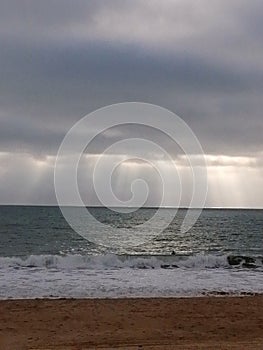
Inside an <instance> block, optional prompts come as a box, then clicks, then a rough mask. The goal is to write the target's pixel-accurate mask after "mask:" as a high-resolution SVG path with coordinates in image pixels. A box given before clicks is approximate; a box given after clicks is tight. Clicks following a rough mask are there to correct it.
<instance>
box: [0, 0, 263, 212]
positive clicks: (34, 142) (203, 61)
mask: <svg viewBox="0 0 263 350" xmlns="http://www.w3.org/2000/svg"><path fill="white" fill-rule="evenodd" d="M262 38H263V2H262V1H261V0H251V1H247V0H246V1H245V0H210V1H208V0H200V1H198V0H173V1H172V0H171V1H170V0H165V1H157V0H156V1H155V0H151V1H147V0H141V1H136V0H133V1H125V0H120V1H117V0H107V1H79V0H74V1H73V0H71V1H68V0H56V1H49V0H45V1H35V0H31V1H26V0H6V1H5V0H0V122H1V127H0V202H1V203H12V204H14V203H33V204H41V203H42V204H44V203H45V204H54V203H56V198H55V195H54V188H53V167H54V156H55V155H56V153H57V150H58V147H59V145H60V143H61V141H62V140H63V137H64V136H65V134H66V132H67V131H68V130H69V129H70V128H71V127H72V126H73V125H74V123H75V122H76V121H78V120H79V119H81V118H82V117H83V116H85V115H86V114H87V113H89V112H91V111H93V110H96V109H97V108H100V107H103V106H106V105H109V104H113V103H118V102H125V101H141V102H148V103H152V104H156V105H160V106H162V107H165V108H168V109H170V110H171V111H173V112H174V113H176V114H177V115H179V116H180V117H181V118H182V119H183V120H184V121H185V122H186V123H187V124H188V125H189V126H190V127H191V128H192V130H193V131H194V132H195V134H196V135H197V137H198V139H199V141H200V142H201V144H202V147H203V149H204V152H205V154H206V155H207V160H208V165H209V166H208V180H209V192H208V199H207V206H238V207H240V206H242V207H263V172H262V170H263V138H262V135H263V115H262V113H263V39H262ZM124 121H125V117H124ZM130 132H131V131H130V129H127V128H126V129H125V128H122V129H120V130H119V133H117V134H118V137H117V138H116V137H115V136H114V135H116V133H113V134H111V133H109V134H105V135H104V136H102V137H100V138H99V139H98V141H97V143H95V144H94V147H93V151H92V152H93V153H100V152H101V151H103V149H102V148H103V147H102V146H103V145H105V144H108V143H110V142H114V141H116V139H121V138H125V137H127V135H130ZM137 132H138V133H139V134H140V135H141V136H142V135H148V134H149V135H151V131H150V130H146V129H145V130H143V129H141V130H139V129H138V130H137ZM112 135H113V136H112ZM132 135H133V136H136V130H133V131H132ZM109 140H110V141H109ZM136 166H137V167H139V168H140V171H141V172H142V173H143V174H144V175H145V177H146V178H147V179H152V183H153V187H154V188H156V184H155V182H156V181H157V180H156V179H155V175H151V174H150V173H149V169H148V168H147V169H146V168H145V169H144V166H143V165H141V166H140V165H138V164H137V165H136ZM137 170H138V169H137ZM138 172H139V170H138ZM87 176H89V174H87ZM119 176H121V173H120V174H119ZM130 176H131V174H130ZM131 177H132V176H131ZM153 179H154V180H153ZM150 182H151V180H150ZM123 186H126V185H123ZM89 191H90V192H89ZM116 191H117V192H118V193H119V195H120V196H122V195H123V196H124V197H125V193H124V192H125V191H124V192H123V190H122V188H120V187H118V186H117V189H116ZM154 197H155V195H153V197H151V200H150V201H149V204H154V199H153V198H154ZM186 197H188V194H186ZM87 198H88V199H87V201H88V202H89V204H96V200H95V199H94V193H93V191H92V190H91V189H90V190H88V192H87ZM186 201H187V200H186Z"/></svg>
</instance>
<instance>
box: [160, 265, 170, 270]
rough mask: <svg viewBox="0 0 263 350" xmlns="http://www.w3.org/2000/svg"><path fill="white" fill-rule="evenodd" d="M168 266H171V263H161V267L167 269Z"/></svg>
mask: <svg viewBox="0 0 263 350" xmlns="http://www.w3.org/2000/svg"><path fill="white" fill-rule="evenodd" d="M170 267H171V265H168V264H162V265H161V268H162V269H169V268H170Z"/></svg>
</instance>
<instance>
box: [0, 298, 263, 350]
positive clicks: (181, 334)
mask: <svg viewBox="0 0 263 350" xmlns="http://www.w3.org/2000/svg"><path fill="white" fill-rule="evenodd" d="M262 311H263V296H261V295H260V296H248V297H202V298H182V299H179V298H176V299H173V298H167V299H159V298H158V299H150V298H148V299H81V300H76V299H59V300H50V299H42V300H41V299H38V300H6V301H0V315H1V318H0V349H1V350H9V349H12V350H14V349H19V350H20V349H60V350H67V349H92V348H99V349H116V348H118V349H148V350H149V349H263V332H262V323H263V312H262Z"/></svg>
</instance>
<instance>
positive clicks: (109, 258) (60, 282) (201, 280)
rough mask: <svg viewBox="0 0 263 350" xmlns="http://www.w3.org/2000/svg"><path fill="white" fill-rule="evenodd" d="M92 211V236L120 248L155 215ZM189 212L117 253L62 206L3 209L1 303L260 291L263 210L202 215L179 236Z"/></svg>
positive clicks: (147, 211)
mask: <svg viewBox="0 0 263 350" xmlns="http://www.w3.org/2000/svg"><path fill="white" fill-rule="evenodd" d="M75 210H76V211H78V208H75ZM87 210H89V212H90V213H91V214H92V216H93V217H95V218H96V220H97V221H98V225H97V226H96V224H95V225H94V223H93V224H92V225H91V226H89V225H87V231H90V232H89V233H90V235H88V236H87V237H96V235H97V236H99V237H101V238H102V239H103V237H104V235H105V234H106V229H105V227H106V228H108V230H110V232H113V233H114V232H118V235H119V236H117V237H115V242H116V239H117V240H119V241H120V242H122V237H121V236H122V230H123V232H124V230H125V232H126V233H127V230H128V232H130V233H131V235H132V232H133V230H134V229H135V228H136V227H137V228H138V225H140V224H142V223H144V222H147V220H149V218H151V217H152V216H153V215H154V214H155V212H156V209H155V208H140V209H138V210H135V211H133V212H129V213H119V212H118V211H115V210H112V209H109V208H102V207H96V208H87ZM171 210H172V209H160V210H159V214H160V215H161V217H163V218H164V219H165V218H166V216H169V214H170V211H171ZM186 212H187V211H186V209H179V210H178V212H177V214H176V216H175V217H174V219H173V220H172V222H171V223H170V224H169V225H168V227H166V228H165V229H164V230H163V232H161V233H159V234H158V235H155V236H152V237H151V236H149V237H147V239H145V241H144V242H143V243H141V244H138V245H136V242H135V244H134V245H129V246H127V247H126V246H125V244H118V245H117V246H116V247H115V246H114V244H113V245H107V244H105V245H103V244H98V241H97V240H96V239H91V240H89V239H87V237H86V238H84V237H83V236H81V235H79V234H78V233H76V232H75V231H74V230H73V229H72V228H71V227H70V226H69V224H68V223H67V221H66V220H65V219H64V217H63V215H62V213H61V211H60V208H59V207H56V206H54V207H52V206H4V205H3V206H0V299H12V298H16V299H18V298H19V299H20V298H123V297H191V296H200V297H202V296H206V295H250V294H256V293H263V210H260V209H259V210H252V209H250V210H247V209H204V210H203V211H202V213H201V215H200V217H199V219H198V220H197V222H196V223H195V224H194V226H193V227H192V228H191V229H190V230H189V231H188V232H182V230H181V229H180V227H181V223H182V222H183V219H184V217H185V215H186ZM101 222H103V224H104V225H103V226H102V225H100V224H99V223H101ZM102 227H104V228H102ZM141 234H142V235H143V234H144V232H142V233H141ZM124 242H125V241H124Z"/></svg>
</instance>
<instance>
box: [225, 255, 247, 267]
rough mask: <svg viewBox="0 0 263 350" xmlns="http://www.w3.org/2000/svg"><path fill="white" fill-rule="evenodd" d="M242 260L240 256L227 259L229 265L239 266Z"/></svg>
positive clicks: (231, 256)
mask: <svg viewBox="0 0 263 350" xmlns="http://www.w3.org/2000/svg"><path fill="white" fill-rule="evenodd" d="M243 260H244V259H243V257H242V256H235V255H228V257H227V261H228V263H229V265H240V263H241V262H242V261H243Z"/></svg>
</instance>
